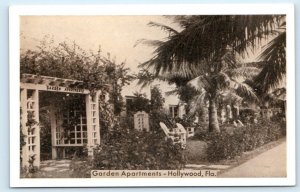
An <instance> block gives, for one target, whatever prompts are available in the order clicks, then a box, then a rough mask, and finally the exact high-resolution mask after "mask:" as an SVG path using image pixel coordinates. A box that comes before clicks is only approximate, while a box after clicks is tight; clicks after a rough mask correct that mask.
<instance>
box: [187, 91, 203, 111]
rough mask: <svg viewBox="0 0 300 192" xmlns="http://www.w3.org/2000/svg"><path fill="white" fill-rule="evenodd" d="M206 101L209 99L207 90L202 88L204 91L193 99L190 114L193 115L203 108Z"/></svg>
mask: <svg viewBox="0 0 300 192" xmlns="http://www.w3.org/2000/svg"><path fill="white" fill-rule="evenodd" d="M206 101H207V92H206V91H205V90H202V92H201V93H200V94H199V95H197V96H195V97H194V98H193V99H192V101H191V104H190V111H189V114H188V116H193V115H195V114H196V113H197V111H199V110H200V109H201V108H204V107H206Z"/></svg>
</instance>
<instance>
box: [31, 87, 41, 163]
mask: <svg viewBox="0 0 300 192" xmlns="http://www.w3.org/2000/svg"><path fill="white" fill-rule="evenodd" d="M32 96H33V101H34V106H33V108H34V120H35V121H36V122H37V124H36V125H35V129H36V130H35V141H34V144H35V150H34V154H35V161H34V163H33V165H34V166H36V167H40V162H41V158H40V152H41V150H40V148H41V142H40V126H39V91H38V90H34V91H33V95H32Z"/></svg>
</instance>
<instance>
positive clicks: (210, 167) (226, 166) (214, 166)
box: [205, 165, 230, 169]
mask: <svg viewBox="0 0 300 192" xmlns="http://www.w3.org/2000/svg"><path fill="white" fill-rule="evenodd" d="M229 167H230V166H229V165H209V166H207V167H205V168H209V169H228V168H229Z"/></svg>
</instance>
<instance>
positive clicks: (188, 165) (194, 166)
mask: <svg viewBox="0 0 300 192" xmlns="http://www.w3.org/2000/svg"><path fill="white" fill-rule="evenodd" d="M204 166H206V165H197V164H186V165H185V167H186V168H201V167H204Z"/></svg>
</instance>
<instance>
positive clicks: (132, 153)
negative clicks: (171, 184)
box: [72, 129, 185, 177]
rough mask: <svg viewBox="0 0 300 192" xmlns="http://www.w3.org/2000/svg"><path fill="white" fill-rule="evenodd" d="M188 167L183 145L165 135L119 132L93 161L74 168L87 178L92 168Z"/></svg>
mask: <svg viewBox="0 0 300 192" xmlns="http://www.w3.org/2000/svg"><path fill="white" fill-rule="evenodd" d="M184 164H185V157H184V154H183V150H182V149H181V147H180V145H179V144H175V145H174V144H173V143H172V141H170V140H165V138H164V135H163V133H161V132H152V133H147V132H138V131H136V130H125V129H116V130H113V131H111V132H109V134H108V135H107V138H106V139H105V141H104V142H103V143H101V146H98V147H97V148H96V149H95V151H94V159H93V160H91V161H90V162H86V163H84V164H82V165H80V164H77V165H75V163H73V165H74V166H73V167H72V169H73V173H74V174H73V175H75V176H76V177H87V174H89V172H90V170H91V169H99V170H160V169H181V168H183V166H184Z"/></svg>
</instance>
